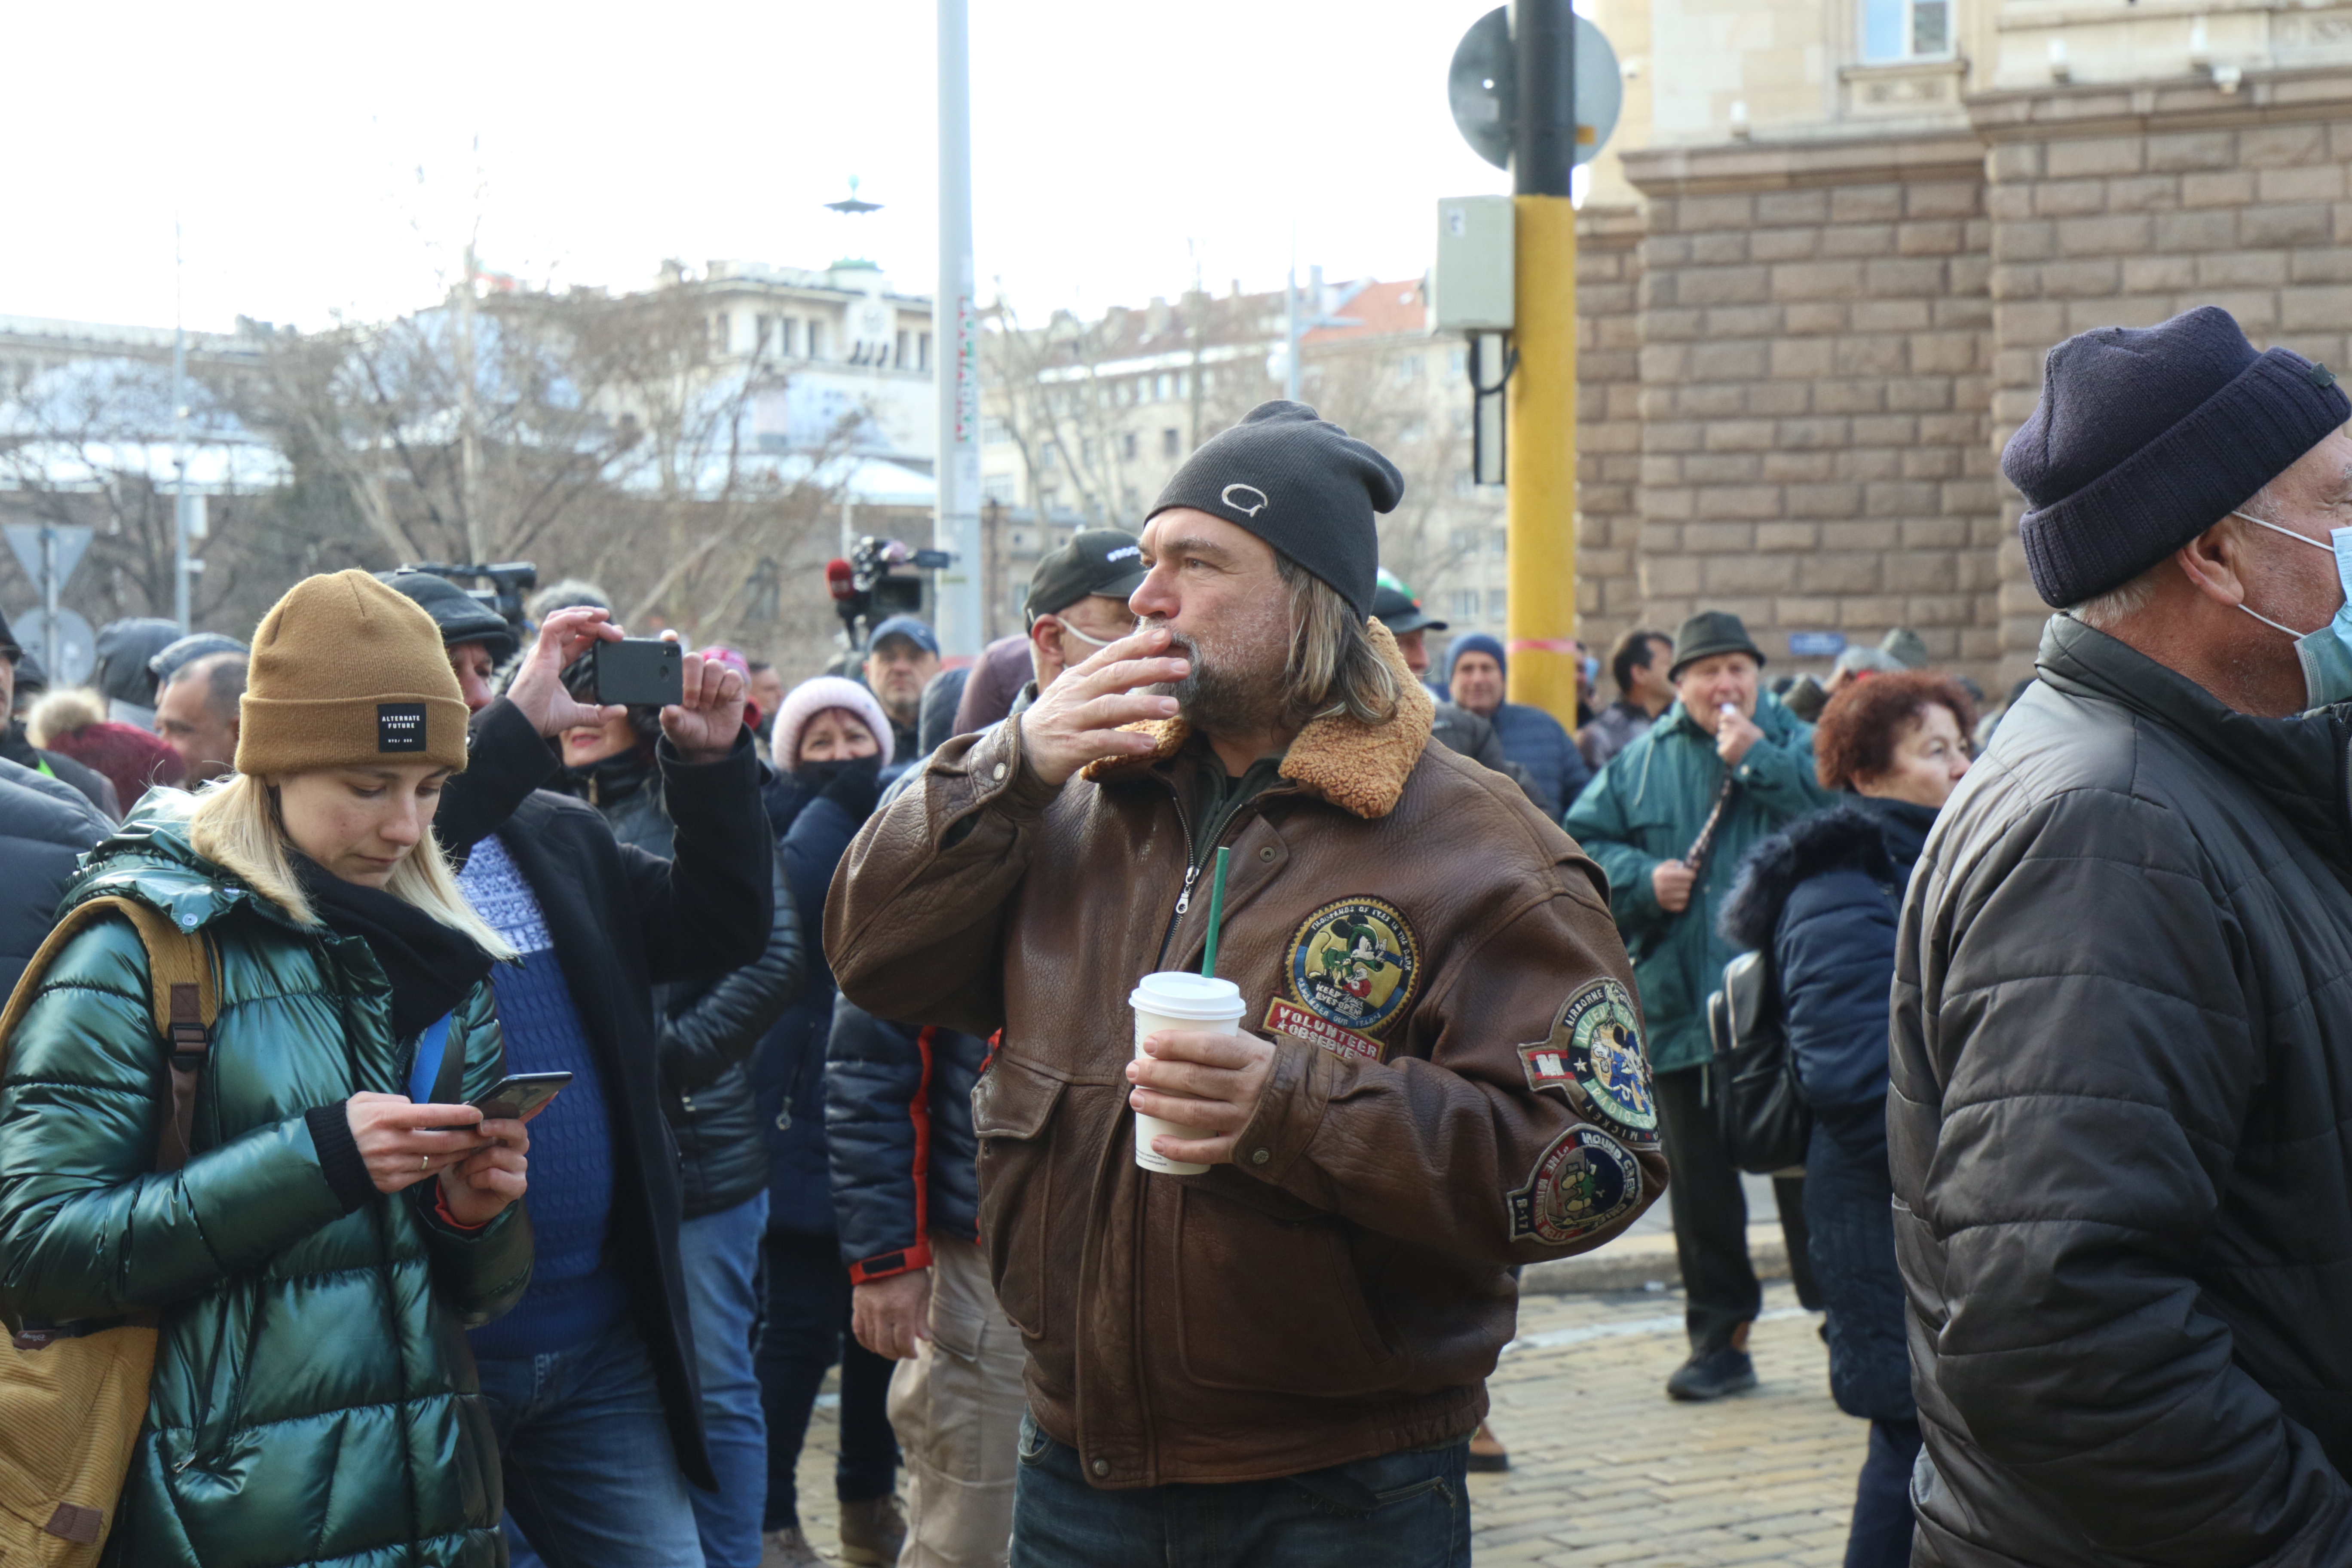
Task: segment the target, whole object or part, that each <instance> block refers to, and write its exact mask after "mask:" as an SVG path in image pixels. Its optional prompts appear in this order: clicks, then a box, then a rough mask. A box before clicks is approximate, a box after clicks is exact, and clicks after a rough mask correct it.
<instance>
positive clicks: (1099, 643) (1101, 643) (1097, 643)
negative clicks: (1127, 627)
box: [1062, 621, 1135, 647]
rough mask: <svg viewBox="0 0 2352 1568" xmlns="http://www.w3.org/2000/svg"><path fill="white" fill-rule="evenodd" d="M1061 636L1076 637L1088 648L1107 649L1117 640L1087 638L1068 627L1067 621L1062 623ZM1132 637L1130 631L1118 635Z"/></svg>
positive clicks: (1074, 627) (1073, 627) (1078, 631)
mask: <svg viewBox="0 0 2352 1568" xmlns="http://www.w3.org/2000/svg"><path fill="white" fill-rule="evenodd" d="M1062 635H1063V636H1064V637H1076V638H1077V639H1078V640H1079V641H1080V642H1082V643H1084V644H1086V645H1087V647H1110V645H1111V644H1113V643H1115V642H1117V641H1118V637H1088V636H1087V634H1086V633H1084V632H1082V631H1080V630H1078V628H1077V627H1076V626H1072V625H1070V623H1069V622H1067V621H1064V622H1063V623H1062ZM1134 635H1135V634H1134V633H1133V632H1132V631H1127V632H1122V633H1120V634H1119V636H1120V637H1133V636H1134Z"/></svg>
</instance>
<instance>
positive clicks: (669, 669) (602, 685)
mask: <svg viewBox="0 0 2352 1568" xmlns="http://www.w3.org/2000/svg"><path fill="white" fill-rule="evenodd" d="M589 657H591V658H593V659H594V660H595V661H596V664H595V675H596V700H597V701H598V702H600V703H614V702H622V703H626V704H627V705H628V706H630V707H632V708H667V707H668V706H669V705H670V704H672V703H674V702H678V701H681V700H684V698H685V696H686V649H685V648H684V647H683V646H681V645H680V644H677V643H674V642H670V641H668V640H667V638H663V637H624V638H622V639H621V640H620V641H619V642H600V643H598V644H597V645H596V647H595V651H594V652H593V653H592V654H591V655H590V656H589Z"/></svg>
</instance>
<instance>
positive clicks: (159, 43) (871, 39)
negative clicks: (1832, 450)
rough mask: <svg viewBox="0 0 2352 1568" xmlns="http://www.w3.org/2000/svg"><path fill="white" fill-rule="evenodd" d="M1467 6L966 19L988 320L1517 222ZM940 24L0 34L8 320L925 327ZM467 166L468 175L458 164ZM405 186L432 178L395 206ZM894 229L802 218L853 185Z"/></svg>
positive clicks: (1246, 6) (431, 6) (28, 24)
mask: <svg viewBox="0 0 2352 1568" xmlns="http://www.w3.org/2000/svg"><path fill="white" fill-rule="evenodd" d="M1490 4H1491V0H1360V3H1358V4H1353V5H1332V4H1310V3H1307V0H1183V3H1181V4H1141V3H1138V0H971V32H972V101H973V111H972V120H973V126H972V149H973V167H974V186H975V194H974V203H973V205H974V227H975V235H976V244H975V248H976V253H977V264H978V268H979V276H980V278H981V279H982V283H981V289H982V294H983V295H986V294H988V293H990V292H991V291H992V285H991V283H990V281H989V280H990V279H1003V287H1004V289H1005V291H1006V293H1007V294H1008V296H1009V297H1010V298H1011V299H1012V300H1013V303H1014V304H1015V305H1016V306H1017V307H1018V308H1020V309H1021V310H1023V311H1024V314H1027V313H1040V314H1042V313H1043V312H1044V311H1046V310H1051V309H1053V308H1055V307H1056V306H1068V307H1071V308H1074V309H1076V310H1081V311H1083V312H1088V313H1091V312H1093V311H1095V310H1099V309H1100V308H1101V307H1102V306H1104V305H1106V304H1113V303H1132V304H1140V303H1142V302H1143V301H1144V300H1147V299H1148V298H1149V297H1150V296H1151V295H1153V294H1166V295H1171V296H1172V295H1174V294H1176V293H1178V292H1180V291H1181V289H1183V288H1184V287H1185V286H1186V285H1187V284H1188V283H1189V281H1190V280H1191V279H1192V276H1193V273H1194V270H1195V267H1196V265H1197V268H1198V271H1199V274H1200V276H1201V277H1202V279H1204V280H1205V281H1206V282H1207V284H1208V286H1209V287H1210V288H1212V289H1224V288H1225V287H1226V286H1227V285H1228V283H1229V281H1230V280H1231V279H1234V278H1239V279H1241V280H1242V283H1243V285H1244V287H1245V288H1269V287H1274V286H1276V285H1278V283H1279V281H1280V279H1281V276H1282V272H1283V269H1284V268H1285V266H1286V262H1287V260H1288V258H1289V256H1290V250H1291V243H1292V236H1293V233H1294V230H1295V232H1296V235H1297V254H1298V259H1299V266H1300V269H1301V272H1302V275H1303V273H1304V271H1305V269H1306V268H1307V266H1308V265H1309V264H1312V263H1318V262H1319V263H1321V264H1322V265H1323V266H1324V267H1325V268H1326V269H1327V270H1328V273H1329V275H1330V276H1332V277H1333V278H1343V277H1355V276H1362V275H1366V274H1371V275H1377V276H1381V277H1384V278H1399V277H1413V276H1418V275H1419V274H1420V272H1421V271H1422V269H1423V267H1424V266H1425V265H1426V264H1427V259H1428V254H1429V247H1430V231H1431V229H1432V227H1433V224H1434V221H1435V219H1434V211H1433V204H1434V202H1435V201H1436V199H1437V198H1438V197H1439V196H1441V195H1462V194H1466V193H1470V192H1477V191H1503V190H1507V188H1508V184H1507V176H1506V175H1505V174H1503V173H1502V172H1501V171H1499V170H1496V169H1494V168H1491V167H1489V166H1488V165H1487V164H1486V163H1482V162H1481V161H1480V160H1479V159H1478V158H1477V157H1476V156H1475V154H1474V153H1471V152H1470V151H1469V149H1468V148H1467V147H1466V146H1465V145H1464V144H1463V142H1462V140H1461V138H1460V136H1459V135H1458V134H1457V133H1456V132H1455V131H1454V126H1453V122H1452V121H1451V119H1450V118H1449V117H1448V115H1447V112H1446V106H1445V67H1446V62H1447V60H1448V59H1449V58H1450V57H1451V55H1452V52H1453V48H1454V42H1455V40H1456V39H1457V38H1458V37H1460V35H1461V33H1462V31H1463V29H1464V28H1465V27H1466V26H1468V25H1469V24H1470V23H1471V22H1472V21H1473V20H1475V18H1476V17H1477V16H1478V15H1479V14H1480V13H1481V12H1482V11H1484V10H1486V9H1488V8H1489V5H1490ZM934 37H935V12H934V9H933V5H932V4H931V0H851V3H846V4H844V3H839V0H835V3H829V4H824V5H815V4H810V3H809V0H784V3H783V4H781V5H779V4H775V3H774V0H768V3H765V4H758V5H753V4H748V3H737V0H715V3H712V4H707V5H697V6H677V7H671V6H667V5H660V6H654V5H632V6H627V7H617V6H608V7H583V6H580V5H543V4H528V5H526V4H518V3H514V0H469V3H468V4H465V5H457V4H451V3H448V0H415V3H411V4H404V5H318V4H315V3H312V4H306V5H266V4H259V3H256V0H211V3H210V4H206V5H187V4H184V3H181V4H175V5H153V4H149V3H146V0H140V3H136V4H129V5H110V6H106V7H103V8H99V9H91V8H88V7H83V6H78V5H22V6H17V7H15V8H14V9H13V10H12V12H11V15H10V20H9V24H8V54H9V58H10V61H11V66H10V69H9V72H8V76H9V84H8V90H7V91H6V92H5V94H0V145H5V147H7V148H8V150H9V162H10V178H9V181H8V184H9V186H10V190H9V199H8V202H7V205H6V212H5V217H0V315H17V316H58V317H68V318H78V319H83V320H93V321H128V322H143V323H155V324H164V325H168V324H169V323H170V321H172V316H173V259H172V258H173V213H174V212H175V211H176V212H177V213H178V214H179V216H180V218H181V222H182V225H183V227H184V250H185V256H186V273H185V287H186V317H187V321H188V323H189V325H191V326H194V327H205V328H226V327H227V326H229V325H230V324H232V322H233V321H234V320H235V318H236V316H237V315H239V314H246V315H252V316H257V317H261V318H263V319H266V320H273V321H284V322H293V323H298V324H301V325H305V326H314V325H318V324H320V323H323V322H325V321H329V320H330V319H331V318H332V317H333V316H334V315H336V314H337V313H339V312H340V313H344V314H356V315H359V316H363V317H364V316H376V315H382V314H385V313H388V312H392V311H396V310H403V309H407V308H411V307H413V306H415V305H417V304H420V303H424V302H425V301H427V300H431V299H433V298H434V297H436V295H437V294H438V292H439V289H440V283H439V281H438V279H440V278H442V277H445V276H446V275H448V273H449V272H450V271H451V270H452V269H454V268H456V266H457V256H458V254H459V251H460V249H461V247H462V246H463V243H464V238H465V236H466V234H467V230H468V228H469V226H471V225H472V224H473V223H474V222H475V221H476V216H477V215H478V221H479V225H480V235H481V239H480V251H481V255H482V259H483V262H484V265H486V266H488V267H490V268H497V269H501V270H505V271H509V272H512V273H515V274H517V275H518V276H520V277H522V278H524V279H527V280H530V281H531V282H534V283H540V282H546V281H549V280H553V281H555V282H557V283H559V284H562V283H593V284H604V285H610V286H614V287H618V288H628V287H635V286H636V285H638V284H639V283H641V282H643V281H644V280H646V279H648V278H650V277H651V276H652V274H653V271H654V268H656V266H657V265H658V263H659V262H660V261H661V260H662V258H665V257H670V256H675V257H678V258H683V259H685V260H687V261H688V262H689V263H691V264H693V265H696V266H699V265H700V264H701V263H702V262H704V261H706V260H708V259H710V258H741V259H755V260H765V261H772V262H778V263H782V264H787V265H794V266H808V267H822V266H824V265H825V264H826V263H827V262H829V261H831V260H833V259H835V258H837V257H840V256H844V255H864V256H868V257H871V258H873V259H875V260H876V261H878V262H879V263H881V264H882V266H883V267H884V268H885V269H886V270H887V272H888V274H889V275H890V277H891V279H892V280H893V282H894V283H895V284H897V285H898V286H899V287H902V288H905V289H908V290H909V291H915V292H923V293H928V292H929V291H930V289H931V287H932V282H933V277H934V273H935V271H936V268H937V258H936V240H935V237H934V236H935V231H936V222H935V213H934V205H935V189H936V176H935V167H936V163H935V158H936V152H935V142H934V136H935V126H936V113H935V110H934V98H935V81H936V78H935V74H934V65H933V41H934ZM477 140H478V149H479V150H478V153H477V152H476V150H475V148H476V143H477ZM420 171H421V174H420ZM852 174H856V175H857V176H859V177H860V179H861V181H862V185H861V190H860V194H861V195H864V196H866V198H867V199H869V200H873V201H877V202H880V203H882V204H884V210H883V211H881V212H879V213H876V214H872V215H870V216H866V217H863V218H857V219H851V218H845V217H842V216H836V215H835V214H833V213H829V212H827V211H825V210H824V206H823V204H824V203H825V202H828V201H833V200H835V199H837V198H838V197H840V196H841V195H844V194H845V190H846V181H847V178H848V176H850V175H852Z"/></svg>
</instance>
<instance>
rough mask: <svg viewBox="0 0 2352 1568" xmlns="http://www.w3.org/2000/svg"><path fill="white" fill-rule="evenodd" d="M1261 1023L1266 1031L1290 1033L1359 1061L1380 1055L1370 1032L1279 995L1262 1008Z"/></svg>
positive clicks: (1378, 1047)
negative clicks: (1341, 1023)
mask: <svg viewBox="0 0 2352 1568" xmlns="http://www.w3.org/2000/svg"><path fill="white" fill-rule="evenodd" d="M1265 1029H1266V1032H1267V1033H1269V1034H1276V1033H1279V1034H1285V1035H1290V1036H1294V1037H1297V1038H1298V1039H1302V1040H1306V1041H1307V1042H1309V1043H1311V1044H1313V1045H1318V1046H1320V1047H1323V1048H1324V1049H1325V1050H1327V1051H1331V1052H1335V1053H1336V1054H1338V1055H1339V1056H1343V1057H1353V1058H1356V1059H1357V1060H1359V1061H1367V1062H1376V1061H1378V1060H1380V1059H1381V1043H1380V1042H1379V1041H1378V1040H1376V1039H1373V1038H1372V1037H1370V1035H1360V1034H1358V1033H1356V1031H1355V1030H1353V1029H1344V1028H1341V1027H1340V1026H1339V1025H1337V1024H1335V1023H1333V1022H1331V1020H1330V1019H1328V1018H1326V1017H1324V1016H1322V1015H1321V1014H1319V1013H1310V1012H1308V1011H1307V1009H1306V1008H1304V1007H1301V1006H1297V1005H1295V1004H1293V1003H1289V1002H1285V1001H1283V1000H1282V999H1281V998H1280V997H1276V999H1275V1003H1274V1005H1273V1006H1271V1007H1268V1008H1267V1009H1266V1010H1265Z"/></svg>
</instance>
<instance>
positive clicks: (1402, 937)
mask: <svg viewBox="0 0 2352 1568" xmlns="http://www.w3.org/2000/svg"><path fill="white" fill-rule="evenodd" d="M1285 967H1286V972H1287V973H1288V977H1289V982H1290V994H1291V998H1292V1000H1294V1001H1296V1002H1297V1004H1298V1005H1300V1006H1302V1007H1304V1008H1306V1009H1307V1011H1308V1012H1309V1013H1312V1014H1314V1015H1315V1016H1317V1017H1318V1018H1320V1019H1322V1020H1323V1021H1324V1022H1326V1023H1328V1024H1336V1025H1338V1026H1339V1028H1340V1029H1341V1030H1342V1031H1343V1032H1347V1031H1352V1032H1354V1033H1356V1034H1360V1035H1377V1034H1379V1033H1380V1032H1381V1029H1382V1028H1383V1027H1385V1026H1387V1025H1388V1024H1389V1023H1390V1021H1391V1020H1392V1019H1394V1018H1395V1017H1396V1016H1397V1015H1398V1014H1399V1013H1402V1012H1403V1011H1404V1006H1405V1004H1406V1003H1407V1002H1410V1001H1411V1000H1412V993H1413V986H1414V984H1415V983H1416V982H1418V981H1419V980H1420V978H1421V944H1420V943H1419V942H1416V941H1415V940H1414V938H1413V934H1412V926H1410V925H1408V924H1406V923H1405V918H1404V916H1403V915H1402V914H1400V913H1399V912H1398V911H1397V909H1396V906H1394V905H1393V904H1389V903H1385V902H1383V901H1381V900H1379V899H1371V898H1353V899H1341V900H1339V901H1338V902H1336V903H1329V904H1326V905H1324V906H1323V907H1322V908H1321V909H1319V910H1316V911H1315V912H1314V913H1313V914H1311V915H1309V916H1307V923H1306V924H1304V925H1302V926H1300V927H1299V928H1298V934H1297V935H1296V936H1294V937H1292V938H1291V939H1290V956H1289V959H1288V961H1287V963H1286V965H1285ZM1318 1043H1323V1042H1321V1041H1319V1040H1318Z"/></svg>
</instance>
